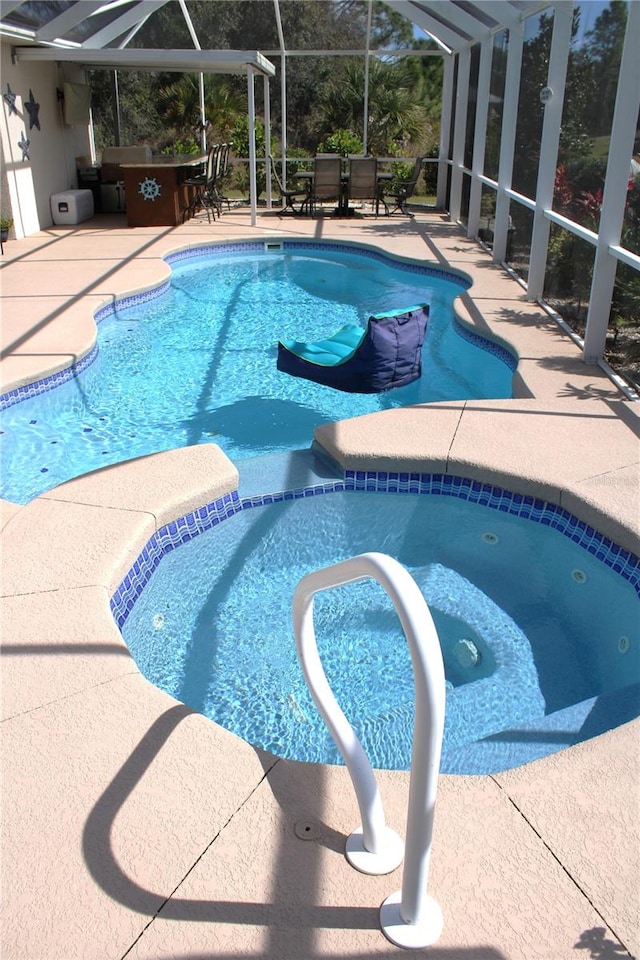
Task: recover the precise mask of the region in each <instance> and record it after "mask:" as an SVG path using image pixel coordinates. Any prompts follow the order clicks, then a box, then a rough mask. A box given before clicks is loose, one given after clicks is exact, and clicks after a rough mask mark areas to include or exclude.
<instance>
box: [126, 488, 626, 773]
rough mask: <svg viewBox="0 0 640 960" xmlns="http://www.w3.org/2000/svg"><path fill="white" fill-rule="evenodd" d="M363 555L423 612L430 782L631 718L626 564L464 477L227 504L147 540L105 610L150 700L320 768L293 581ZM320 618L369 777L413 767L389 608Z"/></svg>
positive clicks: (579, 528)
mask: <svg viewBox="0 0 640 960" xmlns="http://www.w3.org/2000/svg"><path fill="white" fill-rule="evenodd" d="M365 491H368V492H365ZM383 491H384V492H383ZM222 520H224V522H221V521H222ZM370 550H376V551H380V552H384V553H388V554H390V555H391V556H394V557H396V558H397V559H398V560H399V561H400V562H401V563H403V564H404V565H405V566H406V567H407V568H408V569H409V570H410V572H411V573H412V575H413V576H414V578H415V579H416V581H417V582H418V585H419V586H420V588H421V589H422V591H423V593H424V595H425V597H426V599H427V601H428V602H429V603H430V606H431V608H432V613H433V615H434V620H435V623H436V627H437V629H438V632H439V636H440V641H441V645H442V648H443V655H444V660H445V673H446V677H447V684H448V690H447V714H446V721H445V743H444V748H443V759H442V768H441V769H442V771H443V772H449V773H490V772H497V771H499V770H503V769H507V768H509V767H512V766H517V765H519V764H522V763H526V762H529V761H530V760H533V759H536V758H537V757H540V756H545V755H547V754H548V753H552V752H554V751H556V750H559V749H563V748H564V747H567V746H570V745H572V744H574V743H577V742H579V741H580V740H583V739H588V738H589V737H591V736H595V735H596V734H598V733H601V732H603V731H604V730H606V729H610V728H611V727H613V726H616V725H617V724H619V723H622V722H624V721H626V720H629V719H631V718H632V717H634V716H637V715H638V712H639V704H640V698H639V696H638V693H639V690H640V687H639V683H640V628H639V623H640V619H639V617H638V607H639V600H638V594H639V593H640V562H639V561H638V558H637V557H634V556H633V555H631V554H628V553H626V552H625V551H623V550H621V549H620V548H618V547H616V546H615V545H614V544H612V543H611V542H610V541H608V540H606V538H604V537H602V536H601V535H600V534H598V533H597V532H596V531H595V530H593V529H592V528H590V527H588V526H587V525H586V524H584V523H582V522H580V521H577V520H576V518H575V517H572V516H571V515H570V514H568V513H567V512H566V511H564V510H562V509H561V508H559V507H555V506H553V505H552V504H547V503H544V502H542V501H540V500H535V499H534V498H528V497H522V496H517V495H513V494H510V493H509V492H508V491H504V490H500V489H498V488H496V487H491V486H488V485H483V484H480V483H476V482H472V481H469V480H465V479H462V478H456V477H449V476H429V475H426V476H423V475H402V474H388V473H384V474H367V475H360V474H357V473H352V472H350V471H347V473H346V475H345V478H344V479H343V480H336V481H334V482H330V483H324V484H320V485H316V486H314V487H309V488H306V489H302V490H298V491H295V492H294V491H288V492H284V493H281V494H278V495H270V496H268V497H263V496H256V497H244V498H242V497H239V496H238V495H237V494H230V495H228V496H227V497H226V498H224V499H223V500H221V501H219V502H218V503H217V504H215V505H211V506H210V507H208V508H203V509H202V510H201V511H196V513H194V514H192V515H189V517H187V518H184V519H183V520H182V521H180V522H178V523H175V524H169V526H168V527H167V528H166V529H165V530H163V531H161V532H160V533H159V534H158V535H157V536H156V537H155V538H153V540H152V541H150V543H149V544H148V546H147V548H146V550H145V551H144V552H143V554H142V555H141V557H140V558H139V560H138V562H137V564H136V566H135V567H134V569H133V570H132V571H131V572H130V574H129V575H128V577H127V578H125V580H124V581H123V584H122V585H121V587H120V588H119V590H118V591H117V592H116V594H115V595H114V597H113V599H112V610H113V612H114V616H115V618H116V621H117V622H118V624H119V626H120V628H121V630H122V633H123V636H124V638H125V640H126V642H127V644H128V646H129V648H130V650H131V652H132V654H133V656H134V658H135V659H136V661H137V663H138V665H139V667H140V669H141V670H142V672H143V673H144V674H145V675H146V676H147V677H148V678H149V679H150V680H152V682H154V683H156V684H157V685H158V686H160V687H161V688H162V689H164V690H166V691H167V692H169V693H170V694H172V695H173V696H174V697H176V698H177V699H179V700H182V701H184V702H185V703H187V704H189V705H190V706H192V707H193V708H194V709H196V710H199V711H201V712H203V713H204V714H206V715H207V716H209V717H210V718H211V719H213V720H215V721H216V722H218V723H220V724H221V725H222V726H225V727H227V728H228V729H231V730H233V731H234V732H235V733H237V734H238V735H239V736H241V737H243V738H244V739H246V740H247V741H248V742H250V743H253V744H254V745H257V746H261V747H264V748H265V749H268V750H270V751H272V752H274V753H276V754H277V755H280V756H285V757H292V758H296V759H299V760H310V761H318V762H327V763H334V762H337V761H338V757H337V754H336V750H335V747H334V745H333V742H332V741H331V739H330V737H329V734H328V733H327V731H326V730H325V728H324V726H323V724H322V721H321V720H320V719H319V717H318V714H317V711H316V709H315V706H314V705H313V702H312V700H311V698H310V695H309V694H308V692H307V689H306V686H305V684H304V680H303V678H302V674H301V671H300V668H299V666H298V664H297V659H296V654H295V642H294V638H293V635H292V630H291V601H292V596H293V592H294V589H295V587H296V585H297V583H298V581H299V579H300V577H301V576H303V575H304V574H305V573H308V572H309V571H310V570H313V569H317V568H318V567H321V566H326V565H328V564H329V563H332V562H335V561H336V560H339V559H344V558H346V557H349V556H353V555H357V554H359V553H364V552H367V551H370ZM174 551H175V552H174ZM315 620H316V631H317V635H318V643H319V648H320V653H321V656H322V658H323V663H324V666H325V669H326V671H327V676H328V677H329V680H330V682H331V683H332V685H333V686H334V689H335V692H336V695H337V697H338V700H339V702H340V704H341V706H342V707H343V709H344V710H345V713H346V714H347V717H348V718H349V720H350V721H351V722H352V724H353V725H354V728H355V729H356V732H357V733H358V736H359V737H360V738H361V740H362V742H363V745H364V747H365V750H366V751H367V753H368V755H369V756H370V758H371V760H372V763H373V764H374V766H378V767H391V768H400V769H406V768H408V766H409V761H410V748H411V741H412V733H413V703H412V700H413V694H412V674H411V669H410V659H409V654H408V650H407V646H406V643H405V641H404V637H403V634H402V630H401V628H400V625H399V623H398V621H397V617H396V615H395V613H394V611H393V608H392V607H391V605H390V601H389V600H388V598H387V597H386V594H384V592H383V591H382V590H381V588H379V587H378V585H377V584H374V583H362V584H357V585H355V584H352V585H350V586H348V587H343V588H340V589H339V590H335V591H331V592H330V593H327V594H320V595H318V597H317V598H316V604H315Z"/></svg>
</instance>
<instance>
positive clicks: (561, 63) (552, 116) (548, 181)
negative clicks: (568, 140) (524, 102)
mask: <svg viewBox="0 0 640 960" xmlns="http://www.w3.org/2000/svg"><path fill="white" fill-rule="evenodd" d="M572 21H573V0H570V2H565V3H562V4H556V6H555V16H554V21H553V37H552V39H551V52H550V55H549V72H548V75H547V88H546V89H547V95H548V96H549V99H548V100H547V101H546V104H545V108H544V120H543V123H542V140H541V143H540V163H539V165H538V182H537V187H536V197H535V201H536V206H535V210H534V213H533V231H532V234H531V256H530V259H529V281H528V284H527V297H528V299H529V300H539V299H540V297H541V296H542V293H543V290H544V272H545V268H546V264H547V248H548V244H549V221H548V220H547V218H546V217H545V215H544V211H545V210H550V209H551V208H552V207H553V187H554V183H555V178H556V166H557V163H558V145H559V143H560V125H561V123H562V107H563V105H564V92H565V81H566V78H567V63H568V60H569V50H570V48H571V25H572Z"/></svg>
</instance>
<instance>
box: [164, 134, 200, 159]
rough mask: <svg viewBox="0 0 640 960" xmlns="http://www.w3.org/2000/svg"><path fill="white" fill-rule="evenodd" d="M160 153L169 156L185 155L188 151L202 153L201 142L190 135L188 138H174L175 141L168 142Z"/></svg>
mask: <svg viewBox="0 0 640 960" xmlns="http://www.w3.org/2000/svg"><path fill="white" fill-rule="evenodd" d="M160 153H161V154H162V155H163V156H169V157H175V156H183V155H184V154H186V153H200V144H199V143H197V142H196V141H195V140H194V139H193V138H192V137H188V138H187V139H186V140H174V141H173V143H168V144H167V145H166V146H165V147H163V148H162V150H161V151H160Z"/></svg>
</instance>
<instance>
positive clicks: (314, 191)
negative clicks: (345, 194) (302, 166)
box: [309, 155, 342, 213]
mask: <svg viewBox="0 0 640 960" xmlns="http://www.w3.org/2000/svg"><path fill="white" fill-rule="evenodd" d="M331 200H336V201H337V202H338V205H339V206H341V205H342V158H341V157H340V156H339V155H336V156H325V157H322V156H317V157H315V158H314V161H313V183H312V186H311V194H310V197H309V209H310V211H311V213H315V208H316V204H317V203H326V202H329V201H331Z"/></svg>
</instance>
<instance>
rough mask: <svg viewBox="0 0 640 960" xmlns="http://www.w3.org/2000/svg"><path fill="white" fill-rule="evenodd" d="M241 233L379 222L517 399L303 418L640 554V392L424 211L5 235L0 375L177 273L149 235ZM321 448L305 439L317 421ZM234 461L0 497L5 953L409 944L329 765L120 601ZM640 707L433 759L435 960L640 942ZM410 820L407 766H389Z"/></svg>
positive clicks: (155, 954) (67, 957) (298, 953)
mask: <svg viewBox="0 0 640 960" xmlns="http://www.w3.org/2000/svg"><path fill="white" fill-rule="evenodd" d="M256 235H258V236H264V237H274V236H281V237H286V236H291V237H298V236H313V237H316V238H335V239H345V240H354V241H357V242H361V243H368V244H375V245H378V246H380V247H382V248H383V249H386V250H388V251H390V252H392V253H396V254H398V255H400V256H409V257H414V258H418V259H424V260H426V261H428V262H433V263H436V264H440V265H450V266H452V267H455V268H458V269H462V270H465V271H466V272H468V273H469V274H470V275H471V276H472V278H473V281H474V285H473V287H472V288H471V290H470V291H468V293H467V294H465V295H464V297H463V298H462V302H461V305H460V310H461V313H462V316H463V317H466V318H467V319H468V321H469V322H471V323H472V324H474V326H476V327H477V328H478V329H479V330H483V329H484V330H489V331H490V332H491V333H492V334H493V335H494V336H497V337H500V338H502V339H503V340H505V341H506V342H508V343H509V344H511V345H512V346H513V347H514V348H515V349H516V351H517V352H518V354H519V358H520V362H519V367H518V373H517V376H516V381H515V385H514V392H515V398H514V399H513V400H508V401H506V400H505V401H473V402H457V403H444V404H437V405H429V406H428V407H415V408H410V409H407V410H402V411H386V412H384V413H381V414H375V415H369V416H368V417H364V418H358V419H357V420H352V421H345V422H343V423H340V424H336V425H327V426H324V427H321V428H319V429H317V430H316V439H317V440H318V442H320V443H321V444H322V445H323V446H324V447H325V448H326V449H327V450H328V451H329V452H330V453H331V454H332V456H333V457H334V458H335V459H337V460H338V462H340V463H342V464H343V465H345V466H350V467H356V468H358V469H359V468H362V469H367V468H371V469H374V468H375V467H376V466H377V467H378V468H379V469H388V468H390V467H391V466H392V465H394V464H396V465H400V464H401V465H402V466H403V468H405V469H423V470H424V472H430V471H440V472H449V473H457V474H458V475H464V476H469V477H472V478H474V479H484V480H488V481H489V482H493V483H497V484H498V485H502V486H504V487H507V488H508V489H511V490H515V491H516V492H524V493H533V492H535V494H536V495H537V496H542V497H544V498H546V499H549V500H551V501H552V502H557V503H560V504H561V505H562V506H564V507H565V508H566V509H568V510H570V511H571V512H572V513H575V514H576V515H577V516H579V517H580V518H581V519H584V520H585V521H586V522H588V523H591V524H592V525H593V526H595V527H596V528H597V529H598V530H600V531H601V532H603V533H605V534H606V535H608V536H610V537H611V538H612V539H614V540H615V541H616V542H618V543H620V544H621V545H622V546H625V547H626V548H627V549H631V550H633V551H634V552H637V551H638V506H639V504H640V471H639V462H640V456H639V446H638V413H636V411H637V409H638V405H637V404H631V403H628V402H626V401H625V400H623V399H622V397H621V394H620V393H619V392H618V391H617V389H616V388H615V386H614V385H613V384H612V383H611V382H610V381H609V380H608V379H607V377H606V376H605V375H604V374H603V372H602V371H601V370H600V369H599V368H598V367H587V366H585V365H584V364H582V362H581V360H580V358H579V353H578V350H577V347H576V346H575V344H574V343H573V342H572V341H571V340H570V339H569V338H568V337H566V336H565V335H564V334H563V333H562V331H561V330H560V328H559V327H557V325H556V324H555V323H554V322H553V320H552V319H551V318H549V317H548V316H547V315H546V314H545V313H544V312H543V311H542V310H541V309H540V308H539V307H538V306H536V305H535V304H530V303H527V301H526V300H525V298H524V293H523V291H522V289H521V287H520V286H519V285H518V284H516V283H515V282H514V281H513V280H512V279H511V278H509V277H508V275H507V274H506V272H505V271H504V270H502V269H500V268H498V267H495V266H493V265H492V264H491V262H490V259H489V257H488V255H487V254H486V253H485V252H483V251H482V250H481V249H480V248H479V247H478V246H477V244H475V243H473V242H471V241H468V240H466V239H465V238H464V236H463V235H462V233H461V232H460V230H459V229H458V228H457V227H456V226H455V225H452V224H450V223H448V222H447V221H446V220H445V219H443V217H442V216H441V215H439V214H422V215H419V216H418V217H416V219H415V220H408V219H405V218H398V217H394V218H389V219H387V218H383V217H380V218H373V217H367V218H356V219H353V220H348V221H338V220H333V219H330V218H318V219H315V220H308V219H305V218H295V219H294V218H292V217H286V218H284V217H282V218H281V217H278V216H263V217H260V219H259V224H258V226H257V227H255V228H251V227H250V226H249V218H248V216H247V215H246V214H245V213H241V212H232V213H231V214H227V213H225V214H224V215H223V217H222V219H221V220H219V221H216V223H215V224H211V225H208V224H207V222H206V219H205V220H201V219H197V220H195V221H190V222H189V223H187V224H185V225H183V226H181V227H179V228H176V229H168V228H166V229H165V228H157V229H133V230H131V229H128V228H127V227H126V225H125V224H124V219H123V218H109V217H104V218H95V219H94V220H92V221H88V222H87V223H84V224H81V225H79V226H78V227H73V228H69V227H66V228H65V227H55V228H52V229H50V230H47V231H44V232H42V233H41V234H39V235H38V236H36V237H31V238H27V239H25V240H21V241H10V242H9V243H8V244H6V245H5V256H4V259H3V269H2V297H3V325H2V342H3V354H4V352H5V351H6V353H7V355H6V356H3V359H2V362H1V363H0V373H1V374H2V383H3V387H2V390H3V392H4V391H6V390H8V389H10V388H12V387H13V386H16V385H17V384H20V383H25V382H29V381H30V380H33V379H35V378H38V377H41V376H45V375H47V374H49V373H52V372H54V371H55V370H57V369H61V368H62V367H65V366H67V365H68V364H69V362H70V361H71V360H72V359H73V358H77V357H80V356H82V355H84V354H85V353H86V352H87V351H88V350H89V349H90V348H91V346H92V343H93V339H94V335H95V334H94V331H93V329H92V324H91V321H90V318H91V315H92V313H93V312H94V311H95V309H96V308H97V307H98V306H100V305H101V304H102V303H104V302H105V301H107V300H109V299H110V298H113V297H115V296H122V295H123V294H125V293H127V292H134V291H136V290H138V289H140V288H142V287H147V286H151V285H153V284H154V283H156V282H157V281H158V280H159V279H161V278H162V277H163V276H166V275H168V271H167V268H166V265H164V264H163V263H162V261H161V259H160V258H161V256H162V254H163V253H165V252H167V251H168V250H172V249H176V248H178V247H180V246H184V245H185V244H189V243H194V244H200V243H202V242H203V241H207V242H208V241H211V240H229V239H245V238H253V237H255V236H256ZM310 442H311V438H310ZM235 483H236V471H235V468H234V466H233V465H232V464H230V463H229V461H228V460H227V458H226V457H225V456H224V455H223V454H221V452H220V451H219V450H218V449H217V447H215V446H214V445H205V446H201V447H191V448H188V449H186V450H181V451H170V452H167V453H165V454H158V455H156V456H151V457H147V458H142V459H139V460H136V461H130V462H128V463H125V464H121V465H118V466H114V467H109V468H106V469H105V470H103V471H100V472H98V473H96V474H92V475H89V476H87V477H83V478H79V479H77V480H74V481H70V482H69V483H66V484H63V485H62V486H60V487H58V488H57V489H55V490H52V491H49V492H48V493H46V494H43V495H42V496H40V497H38V498H36V499H35V500H33V501H32V502H31V503H29V504H28V505H27V506H24V507H17V506H16V505H14V504H8V503H6V502H4V503H2V504H0V506H1V508H2V513H1V518H2V523H3V532H2V597H3V599H2V643H3V648H2V653H3V658H2V668H3V671H2V704H3V721H4V722H3V733H4V736H3V768H2V861H1V869H2V877H1V879H2V888H3V908H2V909H3V914H2V919H3V931H2V940H1V947H2V949H1V956H2V957H3V960H72V958H73V960H75V958H81V957H82V958H90V960H98V958H100V960H102V958H112V957H113V958H116V957H124V956H125V955H126V956H127V957H130V958H140V960H142V958H148V960H151V958H153V960H165V958H167V960H168V958H170V957H171V958H180V960H186V958H190V960H204V958H216V960H223V958H224V960H227V958H229V960H230V958H235V957H248V958H255V960H258V958H261V960H262V958H265V960H266V958H269V960H314V958H316V957H318V958H320V957H327V958H333V960H347V958H352V957H353V958H367V960H369V958H373V957H378V956H380V957H383V956H392V957H400V956H407V954H406V952H404V951H401V950H399V949H398V948H396V947H394V946H392V945H391V944H390V943H389V942H388V941H387V940H386V939H385V938H384V937H383V935H382V934H381V933H380V931H379V929H378V910H379V906H380V903H381V902H382V900H383V899H384V898H385V897H386V896H387V895H388V894H389V893H391V892H393V891H394V890H397V889H399V887H400V886H401V873H402V870H401V868H399V869H398V870H397V871H396V872H395V873H394V874H392V875H391V876H386V877H368V876H364V875H361V874H358V873H356V872H355V871H353V870H352V869H351V868H350V867H349V866H348V864H347V863H346V861H345V859H344V856H343V853H342V849H343V844H344V839H345V836H346V835H347V834H349V833H350V832H351V831H352V830H353V829H354V827H355V826H356V825H357V822H358V811H357V806H356V803H355V798H354V796H353V793H352V789H351V786H350V782H349V779H348V775H347V774H346V771H345V770H344V768H331V767H324V766H319V765H309V764H298V763H292V762H289V761H283V760H278V759H277V758H275V757H273V756H271V755H269V754H266V753H263V752H261V751H258V750H255V749H253V748H252V747H250V746H248V745H247V744H245V743H244V742H242V741H240V740H239V739H238V738H236V737H235V736H233V735H232V734H230V733H228V732H226V731H225V730H222V729H221V728H219V727H217V726H216V725H215V724H213V723H211V722H210V721H208V720H206V719H205V718H203V717H202V716H200V715H198V714H195V713H193V712H192V711H191V710H189V709H188V708H186V707H184V706H182V705H180V704H178V703H177V702H176V701H174V700H172V698H170V697H169V696H167V695H165V694H164V693H162V692H161V691H159V690H157V689H156V688H154V687H153V686H152V685H151V684H150V683H148V682H147V681H146V680H145V679H144V678H143V677H142V676H141V675H140V674H139V672H138V670H137V668H136V666H135V664H134V663H133V661H132V659H131V657H130V655H129V653H128V651H127V649H126V646H125V644H124V642H123V641H122V639H121V637H120V634H119V632H118V630H117V628H116V626H115V624H114V621H113V619H112V617H111V613H110V609H109V598H110V596H111V594H112V593H113V591H114V590H115V588H116V587H117V586H118V584H119V582H120V580H121V578H122V576H123V575H124V573H125V572H126V571H127V570H128V569H129V567H130V566H131V564H132V562H133V561H134V560H135V558H136V557H137V555H138V554H139V552H140V549H141V547H142V546H143V545H144V543H145V542H146V541H147V540H148V539H149V537H150V536H151V535H152V534H153V533H154V531H155V530H157V529H158V528H159V527H160V526H162V525H163V524H164V523H166V522H167V521H168V520H170V519H173V518H175V517H177V516H180V515H182V514H184V513H186V512H187V511H189V510H190V509H193V508H194V507H195V506H198V505H201V504H204V503H206V502H209V501H210V500H212V499H214V498H215V497H216V496H219V495H220V494H221V493H222V492H224V491H225V490H228V489H233V487H234V485H235ZM639 760H640V721H634V722H633V723H630V724H626V725H625V726H623V727H619V728H617V729H616V730H613V731H611V732H610V733H608V734H605V735H603V736H601V737H598V738H596V739H594V740H590V741H587V742H585V743H583V744H580V745H578V746H576V747H572V748H571V749H569V750H565V751H562V752H560V753H557V754H555V755H553V756H551V757H548V758H546V759H544V760H540V761H536V762H534V763H531V764H528V765H527V766H525V767H521V768H518V769H514V770H511V771H507V772H505V773H501V774H497V775H493V776H486V777H461V776H455V777H454V776H443V777H441V778H440V783H439V791H438V802H437V808H436V824H435V833H434V841H433V854H432V862H431V872H430V881H429V889H430V892H431V894H432V895H433V896H434V897H435V898H436V899H437V900H438V902H439V903H440V905H441V907H442V910H443V913H444V917H445V926H444V930H443V933H442V936H441V938H440V939H439V941H438V942H437V944H436V945H434V946H433V947H432V948H430V949H428V950H424V951H420V952H419V953H418V955H419V956H424V957H425V958H427V957H428V958H433V960H535V958H540V960H565V958H570V957H572V958H576V957H581V958H584V960H588V958H598V960H607V958H609V957H611V958H613V957H624V956H635V955H638V953H640V923H639V919H640V918H639V904H640V788H639V777H638V771H639V763H638V761H639ZM378 778H379V782H380V785H381V790H382V793H383V797H384V801H385V810H386V812H387V818H388V820H389V822H390V823H391V825H392V826H394V827H395V829H397V830H398V831H399V832H400V833H401V834H402V835H404V832H405V823H404V821H405V818H406V802H407V792H408V774H405V773H391V772H381V773H379V775H378Z"/></svg>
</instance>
